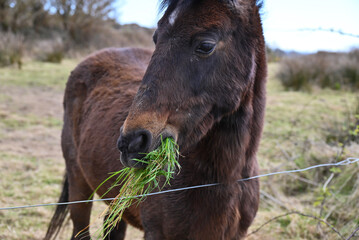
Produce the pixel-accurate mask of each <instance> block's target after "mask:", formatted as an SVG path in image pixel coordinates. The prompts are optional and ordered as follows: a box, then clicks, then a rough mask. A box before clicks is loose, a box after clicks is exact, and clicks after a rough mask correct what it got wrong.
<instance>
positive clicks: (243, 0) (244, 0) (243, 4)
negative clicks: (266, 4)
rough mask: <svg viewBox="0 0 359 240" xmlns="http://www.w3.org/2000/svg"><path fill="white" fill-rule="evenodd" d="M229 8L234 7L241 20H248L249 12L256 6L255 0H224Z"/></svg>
mask: <svg viewBox="0 0 359 240" xmlns="http://www.w3.org/2000/svg"><path fill="white" fill-rule="evenodd" d="M224 2H226V3H227V4H228V5H229V6H230V8H232V9H235V11H237V12H238V13H239V15H240V16H241V18H242V19H243V20H245V21H246V20H248V17H249V15H250V13H251V12H252V10H253V8H254V7H255V6H256V3H257V0H224Z"/></svg>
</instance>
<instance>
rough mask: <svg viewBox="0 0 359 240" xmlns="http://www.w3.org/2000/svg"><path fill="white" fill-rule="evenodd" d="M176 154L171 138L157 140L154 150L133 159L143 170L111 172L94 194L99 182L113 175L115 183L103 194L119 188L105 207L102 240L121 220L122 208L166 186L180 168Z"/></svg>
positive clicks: (176, 149) (176, 147)
mask: <svg viewBox="0 0 359 240" xmlns="http://www.w3.org/2000/svg"><path fill="white" fill-rule="evenodd" d="M178 155H179V151H178V145H177V144H176V143H175V142H174V140H173V139H172V138H166V139H164V140H163V139H161V145H160V146H159V147H158V148H157V149H155V150H153V151H152V152H149V153H148V154H147V155H146V156H145V157H144V158H143V159H141V160H140V159H136V160H137V161H139V162H142V163H145V164H147V167H146V168H144V169H135V168H129V167H127V168H124V169H122V170H120V171H118V172H114V173H112V174H111V176H109V177H108V178H107V179H106V180H105V181H103V182H102V183H101V184H100V185H99V186H98V187H97V189H96V190H95V192H96V191H97V190H98V189H99V188H100V187H101V186H102V185H103V183H105V182H106V181H108V180H109V179H111V178H113V177H115V176H117V178H116V180H115V182H114V183H113V184H112V186H111V188H109V189H108V190H107V192H106V193H105V194H104V195H106V194H107V193H108V192H109V191H111V190H112V189H113V188H114V187H116V186H122V187H121V189H120V192H119V194H118V195H117V198H116V200H114V201H113V202H112V203H111V204H110V206H109V215H108V216H107V217H106V220H105V222H104V225H103V229H102V231H101V234H102V235H103V236H104V238H105V237H106V236H107V235H108V234H109V232H110V231H111V230H112V229H113V228H114V227H115V226H116V225H117V223H118V222H119V221H120V220H121V218H122V215H123V213H124V211H125V209H126V208H128V207H130V206H131V205H132V204H134V201H136V204H139V203H140V202H141V201H143V200H144V199H145V198H146V196H144V195H146V194H148V193H150V192H151V191H153V190H154V189H158V190H162V189H163V187H164V186H166V185H169V184H170V180H171V179H172V177H173V174H174V173H175V171H176V169H180V165H179V163H178V161H177V159H178ZM162 176H163V177H164V182H163V183H160V178H161V177H162ZM104 195H103V196H104ZM103 196H102V197H103Z"/></svg>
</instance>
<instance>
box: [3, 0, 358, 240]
mask: <svg viewBox="0 0 359 240" xmlns="http://www.w3.org/2000/svg"><path fill="white" fill-rule="evenodd" d="M158 9H159V4H158V1H157V0H136V1H134V0H132V1H130V0H0V207H6V206H16V205H28V204H40V203H49V202H56V201H57V199H58V196H59V193H60V189H61V183H62V177H63V174H64V168H65V166H64V160H63V158H62V153H61V148H60V133H61V128H62V114H63V112H62V98H63V92H64V88H65V84H66V80H67V78H68V76H69V74H70V72H71V71H72V70H73V69H74V68H75V67H76V65H77V64H78V63H79V62H80V61H81V60H82V59H83V58H84V57H85V56H86V55H88V54H90V53H92V52H94V51H97V50H99V49H102V48H105V47H145V48H150V49H154V44H153V42H152V34H153V32H154V30H155V28H156V24H157V21H158V19H159V18H160V17H161V15H162V13H161V12H160V11H158ZM261 12H262V21H263V27H264V35H265V38H266V43H267V60H268V84H267V89H268V90H267V92H268V97H267V111H266V112H267V113H266V121H265V128H264V133H263V138H262V142H261V146H260V150H259V153H258V160H259V163H260V167H261V173H268V172H275V171H280V170H288V169H297V168H305V167H308V166H312V165H316V164H322V163H332V162H337V161H340V160H344V159H346V158H348V157H356V158H358V157H359V126H358V125H359V27H358V23H359V14H358V12H359V1H357V0H342V1H338V0H325V1H324V0H301V1H299V0H295V1H285V0H267V1H264V6H263V8H262V10H261ZM358 199H359V165H358V164H356V165H350V166H345V167H344V166H343V167H335V168H320V169H316V170H311V171H307V172H303V173H298V174H287V175H280V176H275V177H269V178H263V179H261V205H260V209H259V212H258V214H257V217H256V219H255V222H254V224H253V225H252V227H251V229H250V231H249V232H254V233H253V234H251V235H250V236H249V239H346V238H349V237H350V236H351V238H352V239H358V236H359V234H358V233H355V230H356V229H357V228H358V226H359V201H358ZM104 209H105V205H103V204H101V203H96V204H94V213H93V214H92V220H93V223H92V225H91V227H92V229H93V232H94V234H96V230H98V229H99V228H100V225H101V222H102V220H101V218H102V217H99V216H100V215H101V212H103V211H104ZM53 210H54V208H52V207H45V208H31V209H23V210H13V211H0V239H42V237H43V236H44V234H45V232H46V227H47V224H48V222H49V221H50V219H51V216H52V212H53ZM293 211H297V212H299V213H301V214H298V213H293ZM288 213H289V214H288ZM285 214H288V215H286V216H282V217H278V218H275V217H276V216H279V215H285ZM318 219H319V220H318ZM264 223H268V224H266V225H264V226H263V227H262V228H260V229H259V227H261V226H262V224H264ZM256 230H258V231H256ZM70 234H71V224H70V223H69V222H68V223H67V224H66V226H65V228H64V230H63V231H62V232H61V233H60V236H59V239H68V238H69V236H70ZM142 235H143V234H142V233H141V232H139V231H137V230H135V229H133V228H129V230H128V235H127V238H126V239H127V240H137V239H143V237H142ZM95 236H96V235H95Z"/></svg>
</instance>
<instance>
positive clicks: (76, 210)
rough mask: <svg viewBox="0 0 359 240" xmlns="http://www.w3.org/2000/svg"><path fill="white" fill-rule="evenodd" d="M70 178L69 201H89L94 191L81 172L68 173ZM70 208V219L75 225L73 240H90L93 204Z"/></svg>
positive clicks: (74, 205) (82, 204)
mask: <svg viewBox="0 0 359 240" xmlns="http://www.w3.org/2000/svg"><path fill="white" fill-rule="evenodd" d="M68 176H69V201H70V202H72V201H81V200H87V199H89V198H90V196H91V194H92V192H93V191H92V189H91V188H90V186H89V185H88V184H87V182H86V180H85V178H84V177H83V176H82V173H81V171H79V170H78V171H76V172H74V171H68ZM69 208H70V217H71V220H72V223H73V232H72V237H71V239H73V240H75V239H76V240H79V239H81V240H89V239H91V236H90V229H89V225H90V216H91V209H92V203H79V204H72V205H70V206H69Z"/></svg>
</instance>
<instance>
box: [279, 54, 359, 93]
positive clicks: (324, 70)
mask: <svg viewBox="0 0 359 240" xmlns="http://www.w3.org/2000/svg"><path fill="white" fill-rule="evenodd" d="M277 76H278V78H279V79H280V81H281V83H282V84H283V86H284V88H285V89H286V90H294V91H299V90H303V91H311V90H312V89H313V87H319V88H330V89H334V90H339V89H345V90H352V91H355V90H358V89H359V50H358V49H356V50H353V51H351V52H349V53H328V52H318V53H316V54H312V55H303V56H296V57H292V58H286V59H284V60H282V61H281V63H280V70H279V72H278V75H277Z"/></svg>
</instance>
